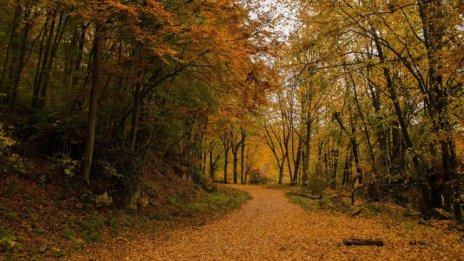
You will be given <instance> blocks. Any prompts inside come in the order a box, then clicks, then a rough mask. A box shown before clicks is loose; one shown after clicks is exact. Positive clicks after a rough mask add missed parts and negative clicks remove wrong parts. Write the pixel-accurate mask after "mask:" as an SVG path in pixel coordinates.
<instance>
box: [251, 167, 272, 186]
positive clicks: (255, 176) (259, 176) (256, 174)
mask: <svg viewBox="0 0 464 261" xmlns="http://www.w3.org/2000/svg"><path fill="white" fill-rule="evenodd" d="M249 183H250V184H267V183H269V179H268V178H267V177H266V176H264V175H263V173H261V171H259V169H252V170H250V173H249Z"/></svg>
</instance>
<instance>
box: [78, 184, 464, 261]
mask: <svg viewBox="0 0 464 261" xmlns="http://www.w3.org/2000/svg"><path fill="white" fill-rule="evenodd" d="M233 187H235V188H238V189H242V190H245V191H248V192H249V193H250V194H251V196H252V199H251V200H250V201H249V202H247V203H246V204H245V205H243V206H242V207H241V208H240V209H238V210H235V211H233V212H231V213H229V214H227V215H226V216H224V217H223V218H221V219H220V220H216V221H213V222H212V223H209V224H205V225H203V226H200V227H188V228H180V229H172V230H169V231H167V232H165V233H164V234H163V235H153V236H149V237H142V238H139V239H137V240H134V241H130V242H126V243H125V244H123V245H118V246H113V247H104V248H103V249H99V250H98V253H94V254H91V255H90V256H89V255H88V254H85V253H81V254H83V256H82V257H80V258H77V259H82V260H303V259H304V260H321V259H324V260H379V259H381V260H385V259H389V260H400V259H403V260H420V259H424V258H425V259H430V258H432V259H435V258H438V259H442V258H441V257H443V256H441V254H440V252H441V253H443V252H445V253H447V255H449V254H451V255H452V256H453V255H455V254H458V255H459V254H460V252H461V253H462V249H461V250H459V249H454V250H455V251H457V252H454V251H453V252H454V253H450V252H449V251H446V250H444V249H440V246H439V245H436V246H435V245H434V246H433V247H432V246H430V247H429V246H411V245H410V244H409V242H410V241H411V240H424V238H426V237H428V238H430V237H433V234H432V235H430V233H431V231H426V230H424V231H423V233H409V234H408V233H406V234H401V232H399V231H403V230H397V229H395V228H394V226H395V224H387V223H385V222H382V221H381V220H379V219H372V218H370V219H367V218H361V217H360V218H350V217H347V216H346V215H341V214H335V213H329V212H324V211H316V212H309V211H304V210H303V209H302V208H300V207H299V206H297V205H294V204H292V203H290V202H289V200H288V199H287V198H286V197H285V195H284V192H283V191H279V190H271V189H265V188H262V187H256V186H233ZM421 230H422V229H421ZM351 236H358V237H382V238H383V239H384V240H385V242H386V245H385V246H383V247H374V246H372V247H371V246H365V247H346V246H344V245H343V244H342V243H341V242H342V239H343V238H347V237H351ZM437 237H440V239H441V238H443V237H444V238H443V240H445V241H446V240H454V239H450V238H447V237H446V236H444V235H437ZM458 246H459V245H458ZM448 250H449V249H448ZM75 258H76V257H75ZM72 259H73V260H74V258H72Z"/></svg>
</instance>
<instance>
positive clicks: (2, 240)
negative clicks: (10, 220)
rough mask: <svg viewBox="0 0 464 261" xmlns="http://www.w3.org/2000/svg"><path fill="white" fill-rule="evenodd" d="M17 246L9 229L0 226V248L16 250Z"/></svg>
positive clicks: (3, 250)
mask: <svg viewBox="0 0 464 261" xmlns="http://www.w3.org/2000/svg"><path fill="white" fill-rule="evenodd" d="M18 247H19V244H18V241H17V238H16V237H15V235H13V233H12V232H11V231H10V230H8V229H4V228H3V227H0V250H1V251H2V252H10V251H15V250H17V249H18Z"/></svg>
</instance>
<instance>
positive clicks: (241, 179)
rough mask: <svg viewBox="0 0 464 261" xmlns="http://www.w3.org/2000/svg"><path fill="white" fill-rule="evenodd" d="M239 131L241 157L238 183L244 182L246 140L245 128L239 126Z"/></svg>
mask: <svg viewBox="0 0 464 261" xmlns="http://www.w3.org/2000/svg"><path fill="white" fill-rule="evenodd" d="M240 132H241V134H242V146H241V152H240V153H241V159H240V183H241V184H245V141H246V133H245V129H244V128H243V127H242V128H240Z"/></svg>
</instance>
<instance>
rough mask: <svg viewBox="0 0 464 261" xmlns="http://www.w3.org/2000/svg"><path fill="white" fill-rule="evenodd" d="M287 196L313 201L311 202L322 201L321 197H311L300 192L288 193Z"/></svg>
mask: <svg viewBox="0 0 464 261" xmlns="http://www.w3.org/2000/svg"><path fill="white" fill-rule="evenodd" d="M288 194H289V195H292V196H299V197H303V198H309V199H313V200H316V199H322V195H320V196H313V195H309V194H306V193H302V192H289V193H288Z"/></svg>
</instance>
